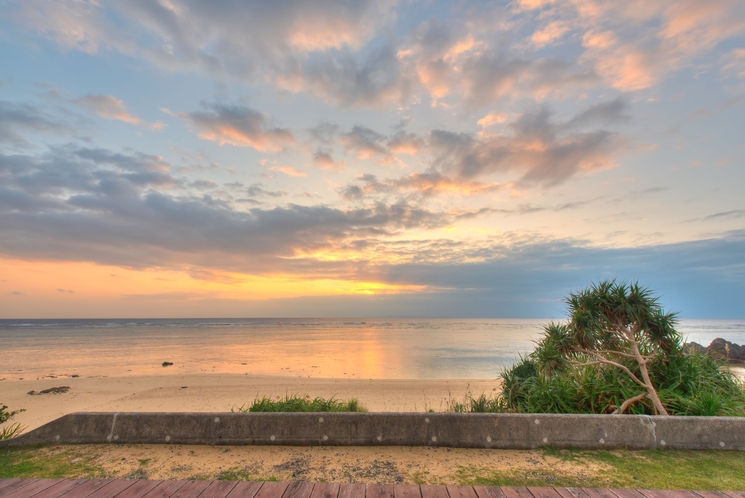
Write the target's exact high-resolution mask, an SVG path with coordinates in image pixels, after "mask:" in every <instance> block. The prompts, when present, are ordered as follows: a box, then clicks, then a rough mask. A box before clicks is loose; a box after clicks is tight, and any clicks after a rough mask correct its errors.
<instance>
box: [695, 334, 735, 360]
mask: <svg viewBox="0 0 745 498" xmlns="http://www.w3.org/2000/svg"><path fill="white" fill-rule="evenodd" d="M686 348H688V351H690V352H691V353H700V354H709V355H711V356H713V357H714V358H717V359H720V360H728V361H729V362H730V363H745V345H742V346H740V345H738V344H735V343H734V342H729V341H727V340H725V339H722V338H721V337H717V338H716V339H714V340H713V341H711V344H709V345H708V346H707V347H704V346H702V345H701V344H698V343H696V342H689V343H687V344H686Z"/></svg>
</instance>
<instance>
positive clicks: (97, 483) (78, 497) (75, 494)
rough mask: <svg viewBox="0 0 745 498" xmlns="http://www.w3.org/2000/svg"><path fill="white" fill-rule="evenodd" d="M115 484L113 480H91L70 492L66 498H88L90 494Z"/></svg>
mask: <svg viewBox="0 0 745 498" xmlns="http://www.w3.org/2000/svg"><path fill="white" fill-rule="evenodd" d="M112 482H114V481H113V480H112V479H89V480H88V481H85V482H84V483H83V484H81V485H80V486H78V487H76V488H75V489H73V490H71V491H69V492H68V493H67V494H66V495H65V498H86V497H87V496H89V495H90V494H92V493H94V492H95V491H98V490H99V489H101V488H103V487H105V486H108V485H109V484H111V483H112Z"/></svg>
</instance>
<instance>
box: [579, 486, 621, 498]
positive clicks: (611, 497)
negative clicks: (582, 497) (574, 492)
mask: <svg viewBox="0 0 745 498" xmlns="http://www.w3.org/2000/svg"><path fill="white" fill-rule="evenodd" d="M583 491H585V492H586V493H587V494H588V495H590V496H591V497H592V498H616V495H615V494H614V493H613V491H611V490H610V489H607V488H584V489H583Z"/></svg>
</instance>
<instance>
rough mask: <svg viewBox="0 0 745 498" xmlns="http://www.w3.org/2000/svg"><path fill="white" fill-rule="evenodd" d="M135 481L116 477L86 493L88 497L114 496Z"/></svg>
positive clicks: (102, 497) (106, 497) (111, 497)
mask: <svg viewBox="0 0 745 498" xmlns="http://www.w3.org/2000/svg"><path fill="white" fill-rule="evenodd" d="M134 483H135V481H134V480H132V479H117V480H116V481H112V482H110V483H109V484H107V485H106V486H104V487H103V488H101V489H99V490H97V491H94V492H93V493H91V494H89V495H88V498H114V497H115V496H118V495H119V493H121V492H122V491H125V490H126V489H127V488H129V487H130V486H132V485H133V484H134Z"/></svg>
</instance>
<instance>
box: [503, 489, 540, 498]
mask: <svg viewBox="0 0 745 498" xmlns="http://www.w3.org/2000/svg"><path fill="white" fill-rule="evenodd" d="M500 488H501V489H502V493H504V496H505V497H506V498H533V495H532V494H530V491H528V488H526V487H525V486H516V487H513V486H500Z"/></svg>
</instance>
